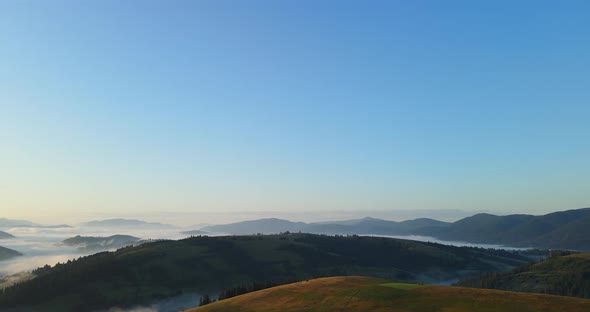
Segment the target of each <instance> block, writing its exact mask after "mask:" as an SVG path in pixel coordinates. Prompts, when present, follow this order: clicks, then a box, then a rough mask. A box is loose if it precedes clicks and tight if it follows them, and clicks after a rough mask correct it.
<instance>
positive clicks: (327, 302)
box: [190, 276, 590, 312]
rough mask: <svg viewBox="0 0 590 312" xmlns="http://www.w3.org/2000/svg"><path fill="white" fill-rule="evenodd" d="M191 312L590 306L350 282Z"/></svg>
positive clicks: (328, 281)
mask: <svg viewBox="0 0 590 312" xmlns="http://www.w3.org/2000/svg"><path fill="white" fill-rule="evenodd" d="M190 311H191V312H221V311H224V312H227V311H236V312H249V311H256V312H275V311H276V312H289V311H413V312H422V311H424V312H430V311H445V312H471V311H479V312H511V311H514V312H529V311H530V312H539V311H568V312H578V311H579V312H582V311H590V300H585V299H578V298H568V297H560V296H550V295H537V294H524V293H515V292H506V291H497V290H482V289H470V288H461V287H450V286H430V285H428V286H419V285H416V284H403V283H391V282H387V281H385V280H381V279H374V278H367V277H358V276H350V277H329V278H320V279H314V280H310V281H306V282H300V283H295V284H289V285H283V286H277V287H273V288H269V289H265V290H260V291H257V292H253V293H249V294H245V295H241V296H238V297H234V298H229V299H225V300H222V301H219V302H216V303H211V304H209V305H206V306H203V307H200V308H196V309H193V310H190Z"/></svg>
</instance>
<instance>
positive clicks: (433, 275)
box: [0, 234, 527, 311]
mask: <svg viewBox="0 0 590 312" xmlns="http://www.w3.org/2000/svg"><path fill="white" fill-rule="evenodd" d="M526 262H527V259H525V258H523V257H522V256H519V255H516V254H513V253H510V252H505V251H497V250H484V249H478V248H466V247H453V246H445V245H440V244H434V243H424V242H415V241H408V240H399V239H390V238H379V237H334V236H322V235H312V234H289V235H286V234H285V235H268V236H266V235H253V236H225V237H193V238H187V239H183V240H178V241H158V242H153V243H145V244H142V245H139V246H135V247H125V248H122V249H119V250H117V251H116V252H101V253H98V254H95V255H92V256H88V257H83V258H81V259H79V260H76V261H72V262H69V263H66V264H61V265H57V266H55V267H53V268H44V269H41V270H38V271H36V272H35V273H36V274H37V277H36V278H35V279H33V280H30V281H28V282H25V283H22V284H20V285H17V286H16V287H12V288H7V289H6V290H5V292H4V293H3V294H1V295H0V310H2V311H16V310H10V309H8V308H9V307H14V306H19V307H33V308H35V309H37V310H43V311H51V310H52V309H51V307H53V306H55V305H56V304H57V305H58V306H59V307H60V308H59V311H89V310H93V309H98V308H108V307H110V306H115V305H118V306H133V305H137V304H146V303H149V302H151V300H154V299H162V298H167V297H172V296H175V295H178V294H180V293H181V292H190V291H194V292H198V293H209V294H215V293H219V292H220V291H221V290H223V289H227V288H231V287H235V286H239V285H243V284H244V283H251V282H254V281H281V280H285V279H297V280H302V279H307V278H312V277H318V276H330V275H331V276H334V275H365V276H373V277H380V278H387V279H395V280H404V281H422V282H443V283H444V282H446V283H449V282H450V281H452V280H455V279H458V278H460V277H462V276H465V275H466V274H474V273H477V272H486V271H497V270H506V269H510V268H512V267H515V266H518V265H521V264H524V263H526ZM38 289H43V290H44V291H42V292H39V291H38ZM113 289H116V290H117V291H116V292H113ZM82 303H83V304H82Z"/></svg>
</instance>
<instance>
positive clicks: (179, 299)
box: [95, 293, 201, 312]
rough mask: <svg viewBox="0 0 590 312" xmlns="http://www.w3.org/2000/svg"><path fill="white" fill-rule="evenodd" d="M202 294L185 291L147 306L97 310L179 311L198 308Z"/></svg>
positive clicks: (134, 311) (136, 311) (122, 311)
mask: <svg viewBox="0 0 590 312" xmlns="http://www.w3.org/2000/svg"><path fill="white" fill-rule="evenodd" d="M200 298H201V295H200V294H198V293H184V294H181V295H178V296H175V297H170V298H166V299H163V300H158V301H154V302H152V303H150V304H148V305H145V306H135V307H131V308H121V307H112V308H110V309H107V310H99V311H95V312H177V311H184V310H187V309H192V308H196V307H197V306H198V305H199V299H200Z"/></svg>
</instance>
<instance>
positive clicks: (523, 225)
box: [416, 208, 590, 250]
mask: <svg viewBox="0 0 590 312" xmlns="http://www.w3.org/2000/svg"><path fill="white" fill-rule="evenodd" d="M416 234H421V235H427V236H433V237H436V238H438V239H441V240H451V241H453V240H455V241H457V240H459V241H467V242H470V243H484V244H502V245H506V246H512V247H536V248H553V249H573V250H590V208H583V209H573V210H566V211H559V212H554V213H550V214H546V215H542V216H533V215H507V216H496V215H491V214H483V213H482V214H476V215H474V216H471V217H467V218H464V219H461V220H459V221H456V222H454V223H453V224H451V225H450V226H447V227H437V228H423V229H421V230H418V231H417V232H416Z"/></svg>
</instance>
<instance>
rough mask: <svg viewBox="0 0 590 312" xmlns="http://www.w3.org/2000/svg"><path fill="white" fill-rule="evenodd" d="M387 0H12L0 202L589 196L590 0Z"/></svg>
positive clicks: (102, 204)
mask: <svg viewBox="0 0 590 312" xmlns="http://www.w3.org/2000/svg"><path fill="white" fill-rule="evenodd" d="M459 3H460V5H458V4H459ZM378 4H379V5H376V2H362V1H357V2H342V1H337V2H336V1H322V2H321V3H320V2H318V1H281V2H275V1H243V2H235V1H231V2H230V1H176V2H175V5H169V3H168V2H164V1H142V2H126V3H121V2H120V1H100V2H88V1H85V2H75V1H45V2H41V1H2V2H1V3H0V45H1V46H2V49H0V68H1V69H2V70H0V151H1V152H0V172H1V173H0V217H7V218H18V219H27V220H32V221H35V222H40V223H46V224H55V223H77V222H82V221H88V220H93V219H106V218H110V217H134V218H141V219H143V220H147V221H157V220H160V221H163V222H167V223H174V224H178V225H185V226H188V225H191V224H197V223H201V222H211V223H221V222H224V221H225V222H232V221H238V220H239V219H241V220H245V219H252V218H256V217H262V216H264V217H277V216H279V217H280V216H283V217H285V216H286V217H290V219H291V220H295V221H298V220H301V221H318V220H328V219H344V218H345V217H363V216H368V215H369V216H374V217H384V216H387V218H388V219H409V218H412V217H419V216H426V215H428V216H429V217H432V218H439V219H447V220H450V219H453V220H456V219H458V218H461V217H464V216H467V215H470V214H473V213H475V212H480V211H487V212H493V213H500V214H508V213H529V214H542V213H546V212H550V211H556V210H564V209H569V208H581V207H587V206H590V198H589V197H588V189H589V184H588V179H587V177H588V176H590V166H588V159H590V145H589V144H588V137H589V134H590V123H589V122H588V120H590V118H589V117H590V105H588V103H590V97H589V95H588V85H590V78H589V75H588V72H589V70H590V41H588V40H587V34H588V31H589V30H590V22H589V20H588V16H587V12H588V10H589V9H590V7H589V6H590V3H588V2H584V1H568V2H567V3H558V2H545V1H518V2H513V1H504V2H503V3H501V4H500V3H499V2H498V1H494V2H486V3H484V2H479V1H478V2H473V1H454V2H436V1H429V2H428V5H427V6H426V5H425V3H424V2H413V1H386V2H379V3H378ZM466 25H468V27H467V26H466ZM408 211H410V212H412V213H408ZM396 213H397V214H396ZM400 215H401V217H400ZM441 216H442V217H441ZM444 216H446V217H444Z"/></svg>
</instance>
